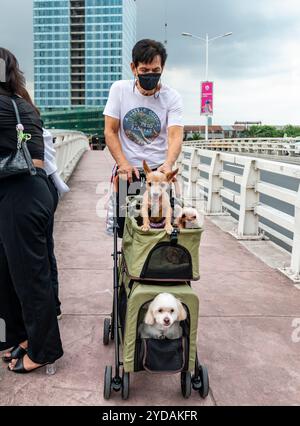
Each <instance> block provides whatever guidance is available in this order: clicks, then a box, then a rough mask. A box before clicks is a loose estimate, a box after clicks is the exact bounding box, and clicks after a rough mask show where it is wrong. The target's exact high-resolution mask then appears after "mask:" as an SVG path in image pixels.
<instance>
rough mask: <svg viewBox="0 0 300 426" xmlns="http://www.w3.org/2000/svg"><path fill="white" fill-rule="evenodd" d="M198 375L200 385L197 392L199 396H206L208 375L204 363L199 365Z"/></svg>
mask: <svg viewBox="0 0 300 426" xmlns="http://www.w3.org/2000/svg"><path fill="white" fill-rule="evenodd" d="M199 375H200V380H201V387H200V389H199V394H200V396H201V398H206V397H207V395H208V392H209V377H208V371H207V368H206V367H205V365H199Z"/></svg>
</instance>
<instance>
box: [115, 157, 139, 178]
mask: <svg viewBox="0 0 300 426" xmlns="http://www.w3.org/2000/svg"><path fill="white" fill-rule="evenodd" d="M132 173H134V174H135V176H136V177H137V179H139V178H140V174H139V171H138V169H137V168H136V167H133V166H132V165H131V164H130V163H128V161H124V162H122V163H120V164H119V166H118V175H119V176H120V178H121V179H122V180H128V181H129V182H130V183H131V182H132Z"/></svg>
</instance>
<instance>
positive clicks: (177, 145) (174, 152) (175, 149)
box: [158, 126, 183, 173]
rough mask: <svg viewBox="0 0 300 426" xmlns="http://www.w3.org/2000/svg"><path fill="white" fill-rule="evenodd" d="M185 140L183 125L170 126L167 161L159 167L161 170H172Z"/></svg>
mask: <svg viewBox="0 0 300 426" xmlns="http://www.w3.org/2000/svg"><path fill="white" fill-rule="evenodd" d="M182 142H183V127H182V126H170V127H169V128H168V153H167V158H166V161H165V162H164V164H163V165H162V166H160V167H159V169H158V170H159V171H161V172H164V173H168V172H170V171H172V167H173V166H174V164H175V162H176V160H177V158H178V157H179V154H180V152H181V147H182Z"/></svg>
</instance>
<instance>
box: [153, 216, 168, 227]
mask: <svg viewBox="0 0 300 426" xmlns="http://www.w3.org/2000/svg"><path fill="white" fill-rule="evenodd" d="M165 224H166V219H165V218H163V220H161V221H160V222H150V228H157V229H159V228H164V227H165Z"/></svg>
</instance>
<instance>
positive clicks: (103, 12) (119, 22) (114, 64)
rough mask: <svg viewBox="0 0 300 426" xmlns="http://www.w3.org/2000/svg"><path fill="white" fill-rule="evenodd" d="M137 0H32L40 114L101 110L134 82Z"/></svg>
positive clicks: (36, 97) (36, 92)
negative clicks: (113, 93)
mask: <svg viewBox="0 0 300 426" xmlns="http://www.w3.org/2000/svg"><path fill="white" fill-rule="evenodd" d="M135 42H136V3H135V0H34V71H35V102H36V104H37V105H38V106H39V107H40V108H41V109H42V110H53V109H55V110H56V109H71V108H84V107H91V108H93V107H103V106H104V105H105V103H106V100H107V96H108V92H109V88H110V86H111V84H112V83H113V82H114V81H116V80H120V79H122V78H123V79H127V78H131V71H130V67H129V64H130V61H131V49H132V47H133V45H134V44H135Z"/></svg>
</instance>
